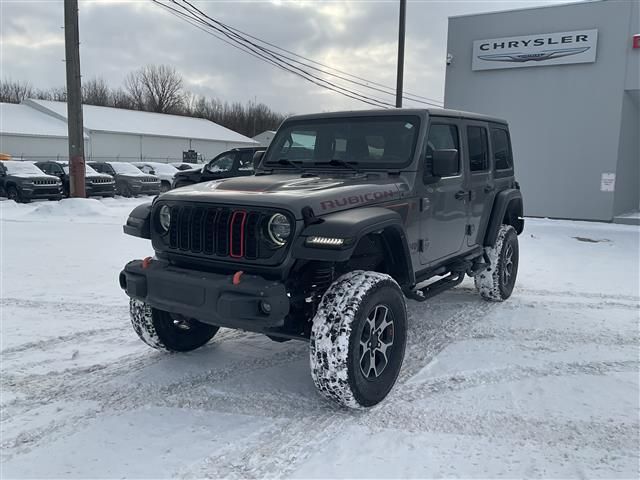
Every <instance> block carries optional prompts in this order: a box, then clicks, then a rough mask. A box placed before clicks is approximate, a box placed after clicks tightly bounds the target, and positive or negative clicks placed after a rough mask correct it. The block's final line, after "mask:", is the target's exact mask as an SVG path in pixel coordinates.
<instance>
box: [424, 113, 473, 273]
mask: <svg viewBox="0 0 640 480" xmlns="http://www.w3.org/2000/svg"><path fill="white" fill-rule="evenodd" d="M460 128H461V127H460V124H459V121H458V120H457V119H453V118H445V117H432V118H431V124H430V126H429V133H428V136H427V144H426V147H425V152H424V157H423V158H424V172H423V179H422V182H423V184H422V187H421V188H422V192H421V198H420V211H421V222H420V233H421V239H420V246H419V247H420V263H421V264H422V265H424V266H430V265H432V264H434V263H436V262H440V261H442V260H444V259H446V258H448V257H452V256H455V255H456V254H457V253H458V252H459V251H460V250H461V248H462V247H463V244H464V238H465V226H466V223H467V205H466V197H465V196H464V195H463V193H464V178H465V175H464V169H463V168H462V162H461V158H462V156H461V152H460V145H461V142H460ZM441 149H456V150H458V173H457V174H456V175H452V176H450V177H442V178H434V176H433V169H432V166H433V151H434V150H441Z"/></svg>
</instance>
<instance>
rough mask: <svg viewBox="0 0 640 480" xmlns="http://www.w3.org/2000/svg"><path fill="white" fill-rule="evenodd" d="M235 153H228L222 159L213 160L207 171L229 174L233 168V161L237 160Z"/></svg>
mask: <svg viewBox="0 0 640 480" xmlns="http://www.w3.org/2000/svg"><path fill="white" fill-rule="evenodd" d="M235 157H236V154H235V153H228V154H226V155H223V156H222V157H220V158H218V159H216V160H213V161H212V162H211V163H209V165H207V170H208V171H210V172H211V173H217V172H228V171H229V170H231V169H232V168H233V161H234V160H235Z"/></svg>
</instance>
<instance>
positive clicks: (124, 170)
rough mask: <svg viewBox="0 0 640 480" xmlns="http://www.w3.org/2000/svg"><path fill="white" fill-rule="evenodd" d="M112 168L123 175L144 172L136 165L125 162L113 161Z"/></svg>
mask: <svg viewBox="0 0 640 480" xmlns="http://www.w3.org/2000/svg"><path fill="white" fill-rule="evenodd" d="M109 165H111V168H113V169H114V170H115V172H116V173H119V174H121V175H142V172H141V171H140V170H139V169H138V167H136V166H135V165H131V164H130V163H125V162H112V163H110V164H109Z"/></svg>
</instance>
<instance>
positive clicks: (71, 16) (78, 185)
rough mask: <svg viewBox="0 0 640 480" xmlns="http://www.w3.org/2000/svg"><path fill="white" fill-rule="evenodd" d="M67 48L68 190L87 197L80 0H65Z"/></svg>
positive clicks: (65, 40)
mask: <svg viewBox="0 0 640 480" xmlns="http://www.w3.org/2000/svg"><path fill="white" fill-rule="evenodd" d="M64 48H65V58H66V67H67V127H68V131H69V191H70V193H71V196H72V197H80V198H84V197H85V196H86V193H85V189H84V174H85V166H84V128H83V123H82V86H81V83H80V34H79V32H78V0H64Z"/></svg>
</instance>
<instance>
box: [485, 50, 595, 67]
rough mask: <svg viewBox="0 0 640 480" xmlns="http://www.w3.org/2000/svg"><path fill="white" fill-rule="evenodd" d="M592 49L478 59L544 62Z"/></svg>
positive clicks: (549, 51) (507, 54) (501, 54)
mask: <svg viewBox="0 0 640 480" xmlns="http://www.w3.org/2000/svg"><path fill="white" fill-rule="evenodd" d="M590 48H591V47H579V48H556V49H554V50H542V51H540V52H536V53H518V52H516V53H496V54H493V55H478V58H479V59H481V60H486V61H488V62H515V63H523V62H543V61H545V60H552V59H554V58H560V57H568V56H570V55H578V54H579V53H583V52H586V51H587V50H589V49H590Z"/></svg>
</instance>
